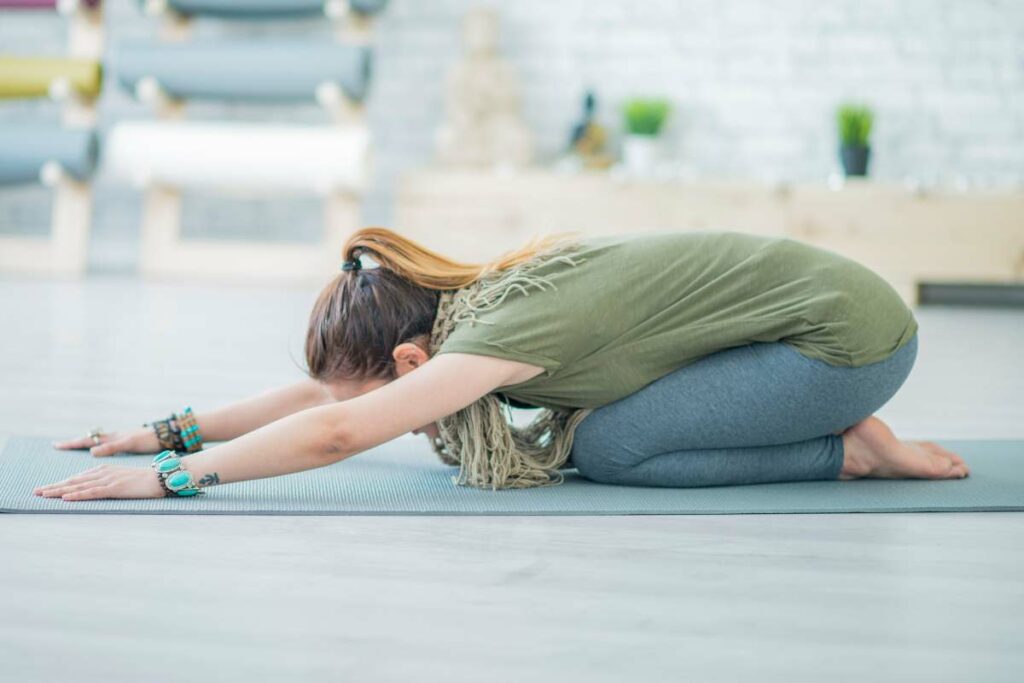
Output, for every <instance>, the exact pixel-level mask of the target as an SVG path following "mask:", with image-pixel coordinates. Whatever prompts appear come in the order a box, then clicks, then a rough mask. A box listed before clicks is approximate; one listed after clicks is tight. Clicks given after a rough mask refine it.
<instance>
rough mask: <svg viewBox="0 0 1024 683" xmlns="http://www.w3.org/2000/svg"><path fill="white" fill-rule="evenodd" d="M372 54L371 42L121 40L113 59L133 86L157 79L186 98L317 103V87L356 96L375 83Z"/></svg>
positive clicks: (123, 83) (124, 84) (124, 80)
mask: <svg viewBox="0 0 1024 683" xmlns="http://www.w3.org/2000/svg"><path fill="white" fill-rule="evenodd" d="M371 60H372V53H371V50H370V48H368V47H366V46H363V45H338V44H336V43H325V42H310V41H294V40H293V41H281V40H258V41H256V40H244V41H243V40H233V41H224V40H217V41H211V40H202V41H200V40H193V41H189V42H187V43H167V44H160V43H153V42H138V41H121V42H119V43H117V44H116V45H115V46H114V47H113V48H112V49H111V51H110V55H109V59H108V64H109V65H110V69H111V71H113V73H114V74H116V76H117V82H118V83H119V84H120V85H121V87H123V88H125V89H126V90H128V91H129V92H134V90H135V86H136V85H137V84H138V82H139V81H140V80H142V79H143V78H147V77H149V78H154V79H156V81H157V82H158V83H159V84H160V87H161V88H163V90H164V91H165V92H166V93H167V94H168V95H171V96H172V97H175V98H181V99H207V100H249V101H267V102H284V101H295V100H309V101H312V100H313V98H314V96H315V94H316V89H317V86H319V85H320V84H321V83H334V84H336V85H337V86H338V87H339V88H341V90H342V91H343V92H344V93H345V96H346V97H348V98H349V99H350V100H354V101H361V100H362V99H363V98H364V97H366V94H367V92H368V90H369V87H370V70H371Z"/></svg>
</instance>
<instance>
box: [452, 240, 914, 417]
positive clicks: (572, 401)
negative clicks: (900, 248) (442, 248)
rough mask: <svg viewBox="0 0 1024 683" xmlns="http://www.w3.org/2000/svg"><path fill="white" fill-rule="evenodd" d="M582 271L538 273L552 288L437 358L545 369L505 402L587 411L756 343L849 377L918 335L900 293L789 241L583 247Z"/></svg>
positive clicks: (500, 309) (518, 302)
mask: <svg viewBox="0 0 1024 683" xmlns="http://www.w3.org/2000/svg"><path fill="white" fill-rule="evenodd" d="M571 255H572V256H573V258H574V260H576V261H577V265H575V266H573V265H570V264H567V263H565V262H558V261H551V262H548V263H546V264H544V265H543V266H540V267H538V268H536V270H534V271H533V272H534V273H536V274H538V275H543V276H545V277H547V278H549V280H550V282H551V283H552V284H553V285H555V287H556V289H552V288H551V287H547V288H546V289H544V290H540V289H538V288H536V287H531V288H529V289H527V290H526V293H523V292H519V291H513V292H512V293H510V294H508V295H507V296H506V298H505V299H504V300H503V301H502V302H501V303H500V304H498V305H497V306H495V307H494V308H492V309H490V310H487V311H483V312H479V313H477V317H478V319H479V320H481V321H486V322H489V323H493V324H489V325H488V324H479V323H477V324H471V323H470V322H468V321H463V322H459V323H458V324H457V325H456V326H455V327H454V328H453V329H452V331H451V333H450V334H449V336H448V338H447V339H446V340H445V341H444V343H443V344H442V345H441V346H440V348H439V349H438V353H450V352H458V353H472V354H478V355H485V356H495V357H498V358H505V359H510V360H517V361H523V362H526V363H531V364H533V365H537V366H540V367H542V368H544V372H543V373H541V374H539V375H537V376H536V377H533V378H531V379H529V380H527V381H526V382H521V383H519V384H515V385H513V386H511V387H506V388H503V389H502V390H501V393H503V394H505V395H506V396H507V397H509V398H511V399H514V400H517V401H521V402H524V403H527V404H530V405H533V406H540V407H549V408H551V407H561V408H596V407H599V406H602V405H606V404H608V403H611V402H613V401H616V400H618V399H620V398H622V397H624V396H627V395H629V394H631V393H633V392H635V391H637V390H638V389H640V388H642V387H644V386H645V385H647V384H649V383H651V382H653V381H654V380H656V379H658V378H660V377H662V376H664V375H666V374H668V373H670V372H672V371H673V370H676V369H678V368H681V367H683V366H685V365H688V364H690V363H692V362H694V361H696V360H698V359H699V358H701V357H703V356H706V355H708V354H711V353H714V352H716V351H720V350H723V349H727V348H730V347H734V346H742V345H745V344H749V343H751V342H775V341H780V342H782V343H784V344H788V345H789V346H791V347H793V348H794V349H796V350H797V351H799V352H800V353H801V354H803V355H804V356H807V357H808V358H813V359H818V360H821V361H824V362H825V363H828V364H829V365H835V366H846V367H857V366H861V365H866V364H869V363H875V362H877V361H881V360H884V359H885V358H887V357H888V356H889V355H890V354H892V353H893V352H895V351H896V350H897V349H899V348H900V347H902V346H903V345H904V344H905V343H906V342H908V341H909V340H910V339H911V337H913V335H914V333H915V332H916V331H917V321H916V320H915V318H914V315H913V313H912V312H911V310H910V309H909V308H908V307H907V305H906V304H905V303H904V301H903V300H902V299H901V298H900V296H899V295H898V294H897V293H896V291H895V290H894V289H893V288H892V287H891V286H890V285H889V284H888V283H887V282H886V281H885V280H883V279H882V278H881V277H880V276H879V275H877V274H876V273H875V272H873V271H872V270H870V269H868V268H867V267H865V266H863V265H861V264H859V263H857V262H856V261H853V260H851V259H849V258H846V257H844V256H841V255H840V254H837V253H835V252H832V251H829V250H826V249H823V248H820V247H815V246H812V245H809V244H805V243H803V242H800V241H797V240H793V239H790V238H786V237H764V236H759V235H749V234H746V233H741V232H734V231H700V232H687V233H647V234H634V235H628V236H610V237H608V236H606V237H589V238H584V239H583V240H582V248H580V249H578V250H577V251H575V252H572V253H571Z"/></svg>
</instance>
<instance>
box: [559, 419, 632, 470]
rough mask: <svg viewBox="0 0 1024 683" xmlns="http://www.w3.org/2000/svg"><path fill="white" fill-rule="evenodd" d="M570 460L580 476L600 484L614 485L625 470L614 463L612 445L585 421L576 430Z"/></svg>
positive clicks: (613, 448)
mask: <svg viewBox="0 0 1024 683" xmlns="http://www.w3.org/2000/svg"><path fill="white" fill-rule="evenodd" d="M571 459H572V466H573V467H575V468H576V470H577V471H578V472H579V473H580V476H582V477H584V478H586V479H589V480H591V481H595V482H598V483H601V484H614V483H615V479H616V477H617V476H618V475H619V474H621V473H622V471H623V470H624V469H625V466H624V465H623V464H621V463H619V462H616V458H615V445H614V443H612V442H611V440H610V439H607V438H603V437H600V436H599V435H598V433H597V430H596V429H594V428H593V425H591V426H589V427H588V426H587V422H586V420H584V421H583V422H581V423H580V425H579V427H577V428H576V433H575V435H574V437H573V441H572V451H571Z"/></svg>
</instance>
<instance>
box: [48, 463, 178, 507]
mask: <svg viewBox="0 0 1024 683" xmlns="http://www.w3.org/2000/svg"><path fill="white" fill-rule="evenodd" d="M33 493H34V494H36V495H37V496H43V497H44V498H57V497H60V498H61V499H62V500H95V499H97V498H163V497H164V495H165V494H164V490H163V488H162V487H161V486H160V481H159V479H158V478H157V475H156V472H154V471H153V469H152V468H150V467H123V466H121V465H98V466H96V467H93V468H92V469H91V470H86V471H85V472H82V473H81V474H76V475H75V476H73V477H71V478H70V479H65V480H64V481H60V482H57V483H55V484H49V485H47V486H40V487H38V488H36V489H35V490H34V491H33Z"/></svg>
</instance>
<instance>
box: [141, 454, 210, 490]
mask: <svg viewBox="0 0 1024 683" xmlns="http://www.w3.org/2000/svg"><path fill="white" fill-rule="evenodd" d="M150 467H152V468H153V469H154V470H155V471H156V476H157V478H158V479H159V480H160V487H161V488H162V489H163V490H164V496H165V497H166V496H197V495H201V494H205V493H206V492H205V491H202V490H200V488H199V485H198V484H196V483H195V481H194V480H193V479H192V473H191V472H189V471H188V470H186V469H185V468H184V467H182V462H181V458H177V457H175V456H174V451H163V452H162V453H160V454H159V455H157V456H156V457H155V458H153V462H151V463H150Z"/></svg>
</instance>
